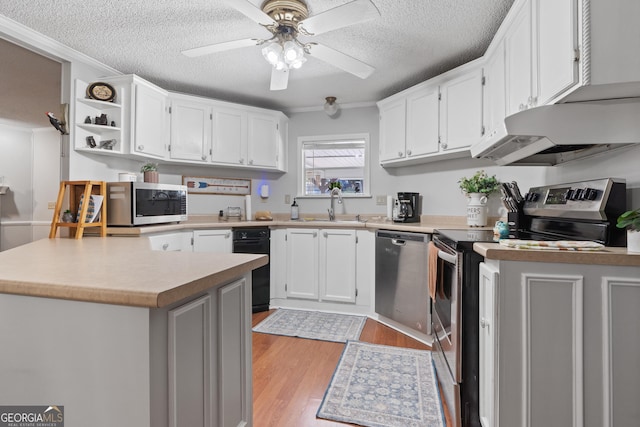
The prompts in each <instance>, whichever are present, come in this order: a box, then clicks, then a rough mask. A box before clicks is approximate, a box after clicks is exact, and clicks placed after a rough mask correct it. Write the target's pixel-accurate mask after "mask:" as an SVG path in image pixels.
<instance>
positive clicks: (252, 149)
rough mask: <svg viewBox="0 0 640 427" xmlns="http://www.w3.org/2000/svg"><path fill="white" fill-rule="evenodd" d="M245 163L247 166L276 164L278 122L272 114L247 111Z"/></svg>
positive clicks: (271, 166)
mask: <svg viewBox="0 0 640 427" xmlns="http://www.w3.org/2000/svg"><path fill="white" fill-rule="evenodd" d="M247 122H248V132H247V163H248V165H249V166H262V167H267V168H276V167H277V166H278V156H279V154H280V153H279V150H278V142H279V135H278V129H279V123H278V117H276V116H274V115H273V114H261V113H251V112H250V113H248V118H247Z"/></svg>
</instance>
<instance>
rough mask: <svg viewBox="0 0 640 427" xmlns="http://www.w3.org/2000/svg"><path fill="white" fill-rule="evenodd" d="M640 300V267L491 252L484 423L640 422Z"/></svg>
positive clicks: (485, 291) (483, 282)
mask: <svg viewBox="0 0 640 427" xmlns="http://www.w3.org/2000/svg"><path fill="white" fill-rule="evenodd" d="M639 306H640V268H639V267H624V266H607V265H591V264H589V265H587V264H561V263H536V262H516V261H496V260H491V259H485V263H484V264H481V267H480V316H479V322H480V328H479V329H480V373H479V375H480V378H479V379H480V418H481V421H482V425H483V426H484V427H495V426H503V427H504V426H508V427H513V426H522V427H525V426H526V427H542V426H551V425H554V426H585V427H600V426H606V427H614V426H631V425H636V424H637V420H638V417H639V416H640V413H639V412H638V404H637V390H638V389H640V371H639V370H638V369H637V363H638V360H640V336H639V335H638V331H637V329H638V325H640V311H639V310H638V307H639Z"/></svg>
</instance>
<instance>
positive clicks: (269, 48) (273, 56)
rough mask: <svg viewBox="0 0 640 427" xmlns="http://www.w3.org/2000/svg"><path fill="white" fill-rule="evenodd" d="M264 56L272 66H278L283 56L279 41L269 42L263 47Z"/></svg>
mask: <svg viewBox="0 0 640 427" xmlns="http://www.w3.org/2000/svg"><path fill="white" fill-rule="evenodd" d="M262 56H264V59H266V60H267V62H268V63H269V64H271V65H272V66H274V67H275V66H276V65H277V64H278V62H279V60H280V57H281V56H282V46H280V44H279V43H269V44H268V45H266V46H265V47H263V48H262Z"/></svg>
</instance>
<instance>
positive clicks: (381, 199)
mask: <svg viewBox="0 0 640 427" xmlns="http://www.w3.org/2000/svg"><path fill="white" fill-rule="evenodd" d="M386 204H387V196H376V205H382V206H384V205H386Z"/></svg>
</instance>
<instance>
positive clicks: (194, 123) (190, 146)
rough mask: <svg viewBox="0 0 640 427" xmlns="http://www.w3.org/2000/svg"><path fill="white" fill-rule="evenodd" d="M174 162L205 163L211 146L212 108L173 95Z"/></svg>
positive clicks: (171, 153)
mask: <svg viewBox="0 0 640 427" xmlns="http://www.w3.org/2000/svg"><path fill="white" fill-rule="evenodd" d="M170 97H171V110H170V111H171V145H170V149H169V157H170V158H171V159H172V160H191V161H199V162H204V161H206V160H207V159H208V155H209V146H210V144H211V106H210V105H208V104H205V103H200V102H194V101H190V100H185V99H183V98H182V97H177V96H175V95H171V96H170Z"/></svg>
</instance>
